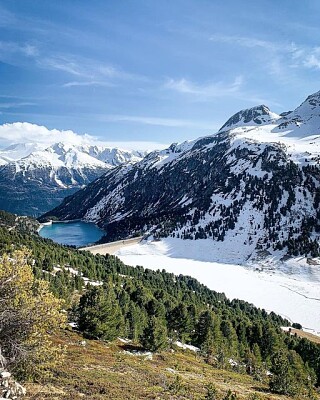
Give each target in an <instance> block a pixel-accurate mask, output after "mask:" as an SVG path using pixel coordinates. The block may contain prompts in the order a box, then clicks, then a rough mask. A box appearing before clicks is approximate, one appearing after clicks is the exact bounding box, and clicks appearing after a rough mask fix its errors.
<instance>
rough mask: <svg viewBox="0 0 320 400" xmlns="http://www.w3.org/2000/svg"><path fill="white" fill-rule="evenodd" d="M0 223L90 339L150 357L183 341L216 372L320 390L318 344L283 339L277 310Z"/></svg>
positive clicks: (273, 386)
mask: <svg viewBox="0 0 320 400" xmlns="http://www.w3.org/2000/svg"><path fill="white" fill-rule="evenodd" d="M18 221H19V220H18ZM1 225H2V226H1V227H0V251H1V255H2V256H3V255H4V254H8V255H9V256H10V255H12V254H14V252H15V251H17V250H23V249H28V251H29V253H26V257H27V258H28V264H29V265H31V266H32V269H33V274H34V276H35V277H36V278H37V279H42V280H45V281H47V282H48V285H49V288H50V290H51V292H52V293H53V294H54V295H55V296H56V297H58V298H60V299H63V300H64V302H65V303H64V304H65V309H66V310H67V311H68V319H69V321H71V322H76V323H77V326H78V329H79V330H80V331H81V332H82V334H83V336H84V337H85V338H88V339H99V340H102V341H112V340H114V339H116V338H117V337H124V338H128V339H131V340H132V341H133V343H136V344H139V345H141V346H142V347H143V348H144V349H146V350H150V351H152V352H160V351H162V350H166V349H168V348H169V347H170V346H171V345H172V343H174V342H175V341H177V340H178V341H181V342H183V343H186V344H191V345H193V346H196V347H198V348H199V349H200V354H201V357H203V359H204V361H205V362H206V363H208V364H210V365H212V366H213V367H216V368H220V369H232V370H235V371H238V372H240V373H243V374H249V375H251V376H253V377H254V378H255V379H257V380H258V381H268V383H269V388H270V390H271V391H272V392H275V393H280V394H286V395H292V396H294V395H298V396H301V397H310V398H312V396H313V393H314V388H315V387H316V386H317V385H319V384H320V346H319V345H317V344H316V343H312V342H310V341H309V340H307V339H301V338H299V337H297V336H294V335H293V336H292V335H287V334H285V333H284V332H283V331H282V330H281V326H290V323H289V321H287V320H285V319H283V318H282V317H280V316H278V315H276V314H275V313H273V312H271V313H267V312H266V311H265V310H261V309H258V308H256V307H255V306H254V305H252V304H249V303H246V302H244V301H241V300H232V301H230V300H228V299H227V298H226V296H225V295H224V294H222V293H217V292H214V291H212V290H209V289H208V288H207V287H205V286H204V285H202V284H200V283H199V282H198V281H197V280H195V279H193V278H191V277H188V276H182V275H180V276H175V275H173V274H169V273H167V272H165V267H166V266H165V265H164V266H163V270H162V271H160V270H158V271H151V270H148V269H144V268H142V267H139V266H137V267H135V268H134V267H130V266H127V265H124V264H123V263H122V262H121V261H120V260H119V259H118V258H116V257H115V256H110V255H106V256H101V255H95V256H94V255H92V254H90V253H89V252H80V251H78V250H76V249H74V248H72V247H66V246H60V245H57V244H54V243H53V242H52V241H50V240H46V239H42V238H40V237H39V236H38V235H37V234H36V233H31V231H30V227H34V224H33V223H32V222H30V221H29V220H24V221H22V222H21V220H20V221H19V223H17V219H16V218H14V217H13V216H12V215H10V214H7V213H1ZM24 251H25V250H24ZM297 322H298V321H297ZM297 326H298V325H297ZM5 346H6V343H5V341H4V343H1V347H2V348H4V347H5Z"/></svg>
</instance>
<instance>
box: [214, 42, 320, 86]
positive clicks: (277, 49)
mask: <svg viewBox="0 0 320 400" xmlns="http://www.w3.org/2000/svg"><path fill="white" fill-rule="evenodd" d="M209 40H210V41H212V42H217V43H225V44H230V45H233V46H241V47H245V48H252V49H253V48H255V49H257V48H258V49H260V50H261V51H263V52H264V53H263V54H264V56H265V58H264V63H265V67H266V68H267V69H268V71H269V73H270V74H271V75H274V76H277V77H279V78H283V79H285V77H287V76H289V75H290V71H289V68H312V69H320V47H317V46H315V47H311V46H309V45H308V46H307V45H303V44H297V43H294V42H273V41H268V40H261V39H257V38H252V37H245V36H234V35H220V34H215V35H212V36H210V38H209Z"/></svg>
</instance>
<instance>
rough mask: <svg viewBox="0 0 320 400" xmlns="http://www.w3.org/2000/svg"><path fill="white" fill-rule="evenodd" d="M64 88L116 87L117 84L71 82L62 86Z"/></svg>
mask: <svg viewBox="0 0 320 400" xmlns="http://www.w3.org/2000/svg"><path fill="white" fill-rule="evenodd" d="M62 86H63V87H74V86H106V87H114V86H116V84H114V83H112V82H104V81H71V82H67V83H65V84H63V85H62Z"/></svg>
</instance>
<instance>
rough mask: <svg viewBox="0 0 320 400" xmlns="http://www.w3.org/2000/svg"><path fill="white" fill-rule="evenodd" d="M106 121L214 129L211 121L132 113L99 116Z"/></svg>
mask: <svg viewBox="0 0 320 400" xmlns="http://www.w3.org/2000/svg"><path fill="white" fill-rule="evenodd" d="M100 119H101V120H103V121H106V122H135V123H139V124H143V125H155V126H166V127H188V128H201V129H215V125H216V124H213V123H211V122H203V121H201V122H198V121H191V120H186V119H176V118H162V117H150V116H134V115H105V116H102V117H101V118H100Z"/></svg>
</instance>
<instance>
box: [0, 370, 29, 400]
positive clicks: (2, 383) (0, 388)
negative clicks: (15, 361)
mask: <svg viewBox="0 0 320 400" xmlns="http://www.w3.org/2000/svg"><path fill="white" fill-rule="evenodd" d="M25 395H26V389H25V388H24V387H23V386H21V385H20V383H18V382H16V381H15V380H14V379H13V378H12V376H11V374H10V372H8V371H5V370H0V396H1V397H0V400H1V399H7V400H18V399H21V398H22V397H24V396H25Z"/></svg>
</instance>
